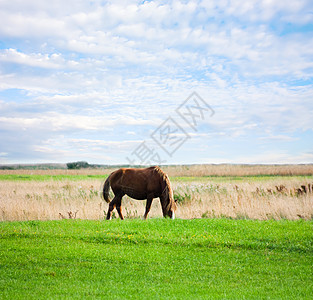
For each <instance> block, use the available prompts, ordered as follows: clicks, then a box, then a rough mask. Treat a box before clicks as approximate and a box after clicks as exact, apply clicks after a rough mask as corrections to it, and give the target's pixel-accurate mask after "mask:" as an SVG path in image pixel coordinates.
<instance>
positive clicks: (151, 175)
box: [103, 167, 176, 220]
mask: <svg viewBox="0 0 313 300" xmlns="http://www.w3.org/2000/svg"><path fill="white" fill-rule="evenodd" d="M110 186H111V189H112V190H113V193H114V198H113V200H112V201H110V200H109V190H110ZM124 195H128V196H129V197H131V198H134V199H137V200H144V199H147V204H146V211H145V214H144V216H143V217H144V219H146V218H147V216H148V213H149V211H150V208H151V204H152V200H153V198H160V202H161V206H162V212H163V216H164V217H167V216H168V217H170V218H172V219H174V218H175V210H176V203H175V201H174V197H173V191H172V188H171V183H170V180H169V178H168V176H167V175H166V174H165V173H164V172H163V171H162V170H161V169H160V168H159V167H150V168H146V169H126V168H122V169H119V170H117V171H114V172H113V173H111V174H110V176H109V177H108V178H107V180H106V181H105V183H104V186H103V198H104V200H105V201H106V202H108V203H110V204H109V211H108V214H107V217H106V219H107V220H110V219H111V215H112V211H113V209H114V208H116V210H117V212H118V215H119V216H120V218H121V219H122V220H123V219H124V217H123V215H122V210H121V202H122V197H123V196H124Z"/></svg>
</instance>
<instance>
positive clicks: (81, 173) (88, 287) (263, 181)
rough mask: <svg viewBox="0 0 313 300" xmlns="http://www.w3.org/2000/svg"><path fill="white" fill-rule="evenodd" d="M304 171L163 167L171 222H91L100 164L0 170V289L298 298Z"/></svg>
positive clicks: (312, 236) (308, 285)
mask: <svg viewBox="0 0 313 300" xmlns="http://www.w3.org/2000/svg"><path fill="white" fill-rule="evenodd" d="M262 168H263V169H262ZM312 169H313V167H312V166H311V165H308V166H276V167H275V166H263V167H251V166H191V167H184V166H178V167H168V168H164V170H165V171H166V172H167V173H168V174H169V175H170V179H171V182H172V186H173V189H174V196H175V198H176V199H177V201H178V210H177V214H176V215H177V218H178V219H176V220H168V219H163V218H161V216H162V211H161V207H160V203H159V201H158V200H157V199H155V200H154V202H153V206H152V209H151V212H150V214H149V219H148V220H147V221H143V220H141V219H140V218H141V216H142V215H143V213H144V207H145V201H136V200H132V199H130V198H127V197H125V199H124V198H123V208H122V209H123V212H124V216H125V219H126V220H124V221H120V220H118V219H113V220H112V221H104V220H103V219H104V218H105V215H106V212H107V209H108V204H107V203H105V202H104V201H103V200H101V197H100V190H101V186H102V183H103V181H104V180H105V179H106V178H107V175H108V174H109V173H111V171H112V170H75V171H67V170H47V171H31V170H27V171H26V170H16V171H0V221H1V222H0V298H1V299H43V298H48V299H56V298H57V299H60V298H61V299H64V298H65V299H67V298H68V299H82V298H84V299H85V298H86V299H94V298H103V299H148V298H149V299H168V298H172V299H173V298H174V299H191V298H192V299H211V298H220V299H221V298H228V299H229V298H230V299H264V298H270V299H272V298H275V299H309V298H310V297H311V295H312V294H313V272H312V265H313V220H312V219H313V191H312V184H313V176H312V174H313V172H312V171H313V170H312ZM260 170H261V171H262V172H261V173H260Z"/></svg>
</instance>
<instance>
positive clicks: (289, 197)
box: [0, 165, 313, 221]
mask: <svg viewBox="0 0 313 300" xmlns="http://www.w3.org/2000/svg"><path fill="white" fill-rule="evenodd" d="M162 169H163V170H164V171H165V172H166V173H167V174H168V175H169V176H170V178H171V182H172V187H173V190H174V196H175V198H176V199H177V200H178V210H177V214H176V215H177V217H178V218H183V219H191V218H213V217H227V218H250V219H260V220H265V219H283V218H285V219H299V218H301V219H313V165H284V166H280V165H278V166H266V165H265V166H250V165H249V166H245V165H194V166H169V167H164V168H162ZM112 171H113V169H83V170H8V171H6V170H2V171H0V175H9V174H12V175H14V176H17V175H40V176H41V175H43V176H44V175H54V176H55V177H56V178H55V179H51V180H26V181H23V180H16V179H14V180H8V179H5V180H0V221H13V220H51V219H59V218H80V219H103V218H104V216H105V212H106V210H107V208H108V204H107V203H106V202H104V201H103V200H102V198H101V195H100V190H101V186H102V183H103V181H104V179H105V175H107V174H110V173H111V172H112ZM58 175H71V176H70V177H69V178H66V179H60V180H58V179H57V178H58V177H57V176H58ZM76 175H77V176H82V178H83V179H76V178H75V176H76ZM85 175H86V176H85ZM87 175H103V179H101V177H97V178H93V177H90V178H89V179H88V178H87ZM83 176H85V177H83ZM36 178H37V179H38V176H37V177H36ZM144 207H145V201H137V200H133V199H131V198H128V197H126V196H125V197H124V198H123V208H122V209H123V213H124V216H125V218H137V217H141V216H142V215H143V213H144ZM161 216H162V212H161V207H160V203H159V200H158V199H155V200H154V202H153V205H152V208H151V211H150V214H149V217H161Z"/></svg>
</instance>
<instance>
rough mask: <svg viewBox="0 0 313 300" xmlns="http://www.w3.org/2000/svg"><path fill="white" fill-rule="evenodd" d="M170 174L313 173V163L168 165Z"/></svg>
mask: <svg viewBox="0 0 313 300" xmlns="http://www.w3.org/2000/svg"><path fill="white" fill-rule="evenodd" d="M163 170H164V171H165V172H166V173H167V174H168V175H169V176H195V177H199V176H252V175H282V176H286V175H313V164H308V165H231V164H219V165H190V166H168V167H164V168H163Z"/></svg>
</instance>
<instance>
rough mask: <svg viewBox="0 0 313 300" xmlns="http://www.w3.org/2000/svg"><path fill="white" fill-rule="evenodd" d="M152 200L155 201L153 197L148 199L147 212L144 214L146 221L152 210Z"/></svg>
mask: <svg viewBox="0 0 313 300" xmlns="http://www.w3.org/2000/svg"><path fill="white" fill-rule="evenodd" d="M152 200H153V197H148V198H147V204H146V211H145V214H144V216H143V218H144V219H145V220H146V219H147V217H148V213H149V211H150V208H151V204H152Z"/></svg>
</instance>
